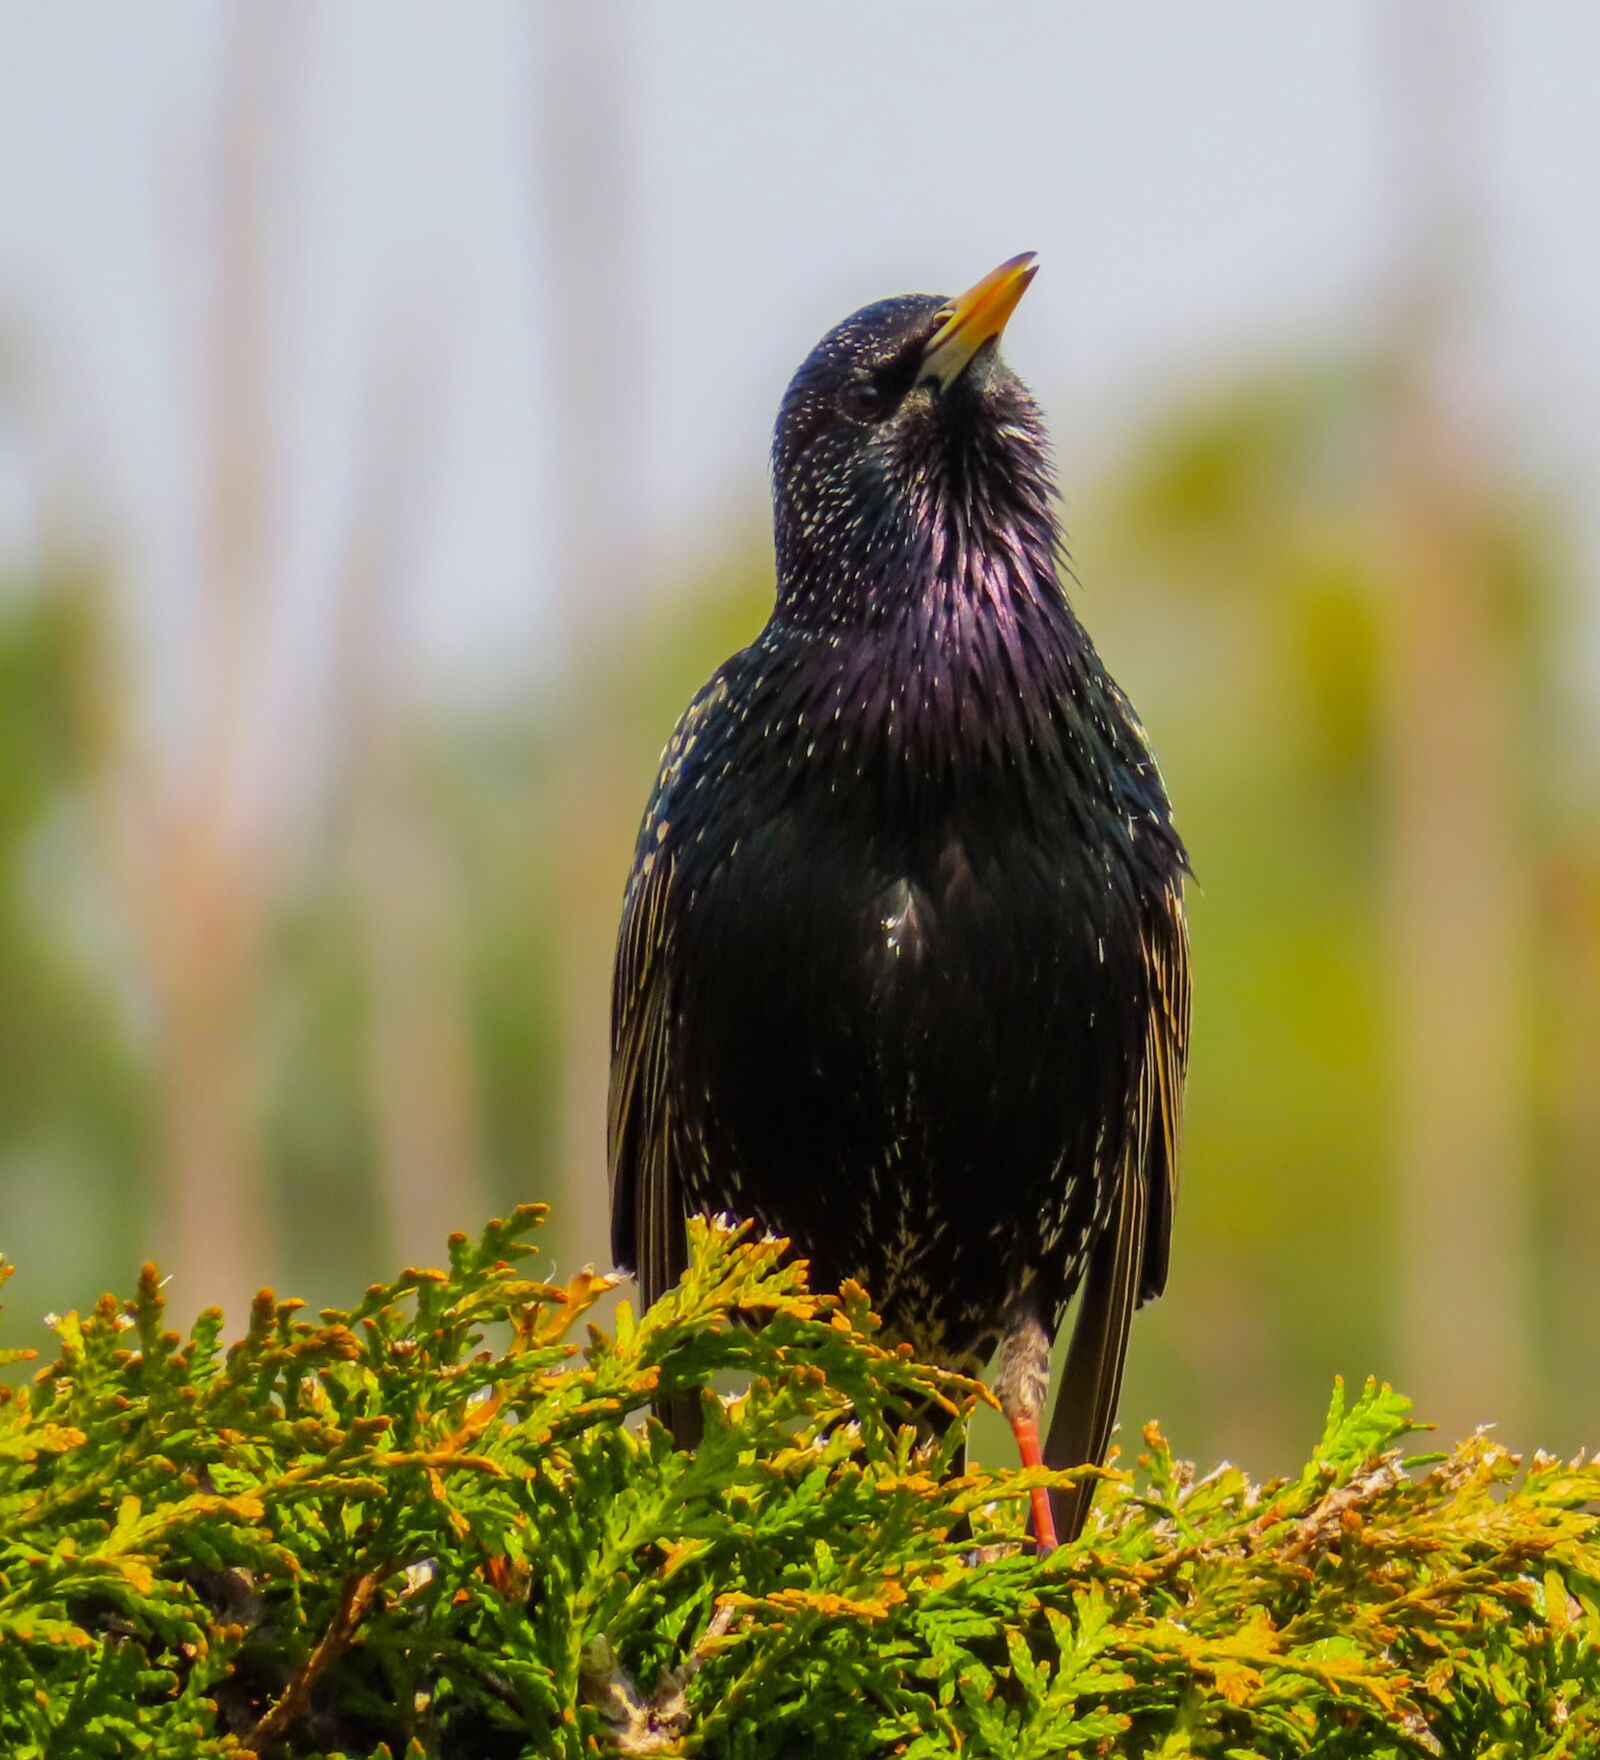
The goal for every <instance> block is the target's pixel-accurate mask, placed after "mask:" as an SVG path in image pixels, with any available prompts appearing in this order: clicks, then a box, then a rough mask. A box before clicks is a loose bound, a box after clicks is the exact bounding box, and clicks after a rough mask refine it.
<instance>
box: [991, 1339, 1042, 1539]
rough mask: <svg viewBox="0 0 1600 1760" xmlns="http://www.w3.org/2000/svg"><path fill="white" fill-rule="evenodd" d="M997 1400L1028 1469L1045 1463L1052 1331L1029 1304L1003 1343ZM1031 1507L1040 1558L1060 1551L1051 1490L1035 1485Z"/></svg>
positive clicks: (1029, 1495)
mask: <svg viewBox="0 0 1600 1760" xmlns="http://www.w3.org/2000/svg"><path fill="white" fill-rule="evenodd" d="M994 1392H995V1398H996V1399H997V1400H999V1402H1000V1410H1001V1411H1002V1412H1004V1413H1005V1415H1006V1422H1007V1423H1008V1424H1009V1425H1010V1426H1011V1433H1012V1435H1013V1436H1015V1437H1016V1439H1017V1451H1018V1453H1019V1454H1020V1455H1021V1456H1022V1464H1023V1466H1025V1467H1042V1466H1043V1465H1044V1452H1043V1450H1042V1449H1041V1448H1040V1445H1039V1414H1040V1412H1042V1411H1043V1410H1044V1403H1045V1399H1046V1397H1047V1396H1048V1394H1049V1392H1050V1334H1049V1333H1048V1332H1046V1331H1045V1329H1044V1326H1043V1324H1042V1322H1041V1321H1040V1319H1039V1316H1038V1314H1037V1313H1036V1312H1035V1310H1034V1308H1033V1307H1032V1305H1031V1304H1030V1305H1029V1306H1027V1307H1026V1308H1024V1309H1022V1310H1020V1311H1019V1312H1017V1313H1016V1314H1015V1315H1014V1316H1013V1318H1012V1320H1011V1324H1010V1325H1009V1326H1008V1327H1007V1328H1006V1334H1005V1337H1004V1338H1003V1339H1002V1340H1001V1344H1000V1370H999V1373H998V1374H997V1375H996V1377H995V1383H994ZM1028 1498H1029V1502H1030V1504H1031V1506H1032V1510H1033V1537H1034V1541H1035V1543H1036V1545H1037V1548H1038V1552H1039V1556H1040V1557H1041V1558H1043V1557H1044V1556H1045V1555H1046V1554H1047V1553H1051V1552H1054V1551H1055V1549H1056V1523H1055V1517H1054V1515H1053V1514H1052V1513H1051V1510H1050V1493H1049V1492H1048V1491H1047V1490H1046V1489H1045V1487H1044V1486H1042V1485H1036V1486H1035V1487H1034V1488H1033V1490H1032V1491H1030V1492H1029V1493H1028Z"/></svg>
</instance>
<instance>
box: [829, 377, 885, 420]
mask: <svg viewBox="0 0 1600 1760" xmlns="http://www.w3.org/2000/svg"><path fill="white" fill-rule="evenodd" d="M839 402H840V404H841V405H842V407H843V409H844V413H845V414H846V415H847V416H849V417H851V418H852V419H853V420H855V421H858V422H876V421H878V420H879V419H880V418H881V417H883V416H886V415H887V414H888V413H889V393H888V392H887V391H885V390H884V388H883V387H882V386H881V385H880V384H878V382H877V381H876V380H875V379H852V380H851V381H850V383H849V384H848V385H846V386H845V388H844V390H843V391H842V392H841V393H840V394H839Z"/></svg>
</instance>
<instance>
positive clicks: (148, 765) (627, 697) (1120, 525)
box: [0, 0, 1600, 1471]
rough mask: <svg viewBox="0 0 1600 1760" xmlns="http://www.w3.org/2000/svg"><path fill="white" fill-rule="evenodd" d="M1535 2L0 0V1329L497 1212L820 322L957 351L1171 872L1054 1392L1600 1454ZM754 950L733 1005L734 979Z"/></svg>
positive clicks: (515, 1181) (1242, 1442)
mask: <svg viewBox="0 0 1600 1760" xmlns="http://www.w3.org/2000/svg"><path fill="white" fill-rule="evenodd" d="M1597 67H1600V12H1597V11H1596V10H1595V9H1594V8H1593V7H1591V6H1587V5H1585V4H1583V0H1528V3H1526V4H1523V5H1521V6H1518V7H1514V8H1513V7H1491V6H1489V5H1487V4H1482V5H1478V4H1471V3H1469V0H1388V3H1382V0H1364V3H1351V0H1308V3H1307V4H1304V5H1300V6H1295V7H1288V8H1284V7H1278V8H1272V9H1263V8H1261V7H1259V6H1254V5H1246V4H1242V3H1238V4H1230V3H1225V0H1203V3H1200V4H1191V5H1187V6H1183V7H1166V8H1161V9H1156V8H1147V7H1131V6H1126V5H1121V4H1114V3H1112V0H1103V3H1101V0H1095V3H1092V4H1091V3H1087V0H1073V3H1072V4H1070V5H1059V4H1042V3H1041V4H1037V5H1021V4H1013V5H1009V6H1007V7H1004V8H996V9H991V10H988V11H986V12H984V13H982V14H981V15H974V14H971V13H970V12H968V11H967V10H966V9H958V8H956V7H954V6H949V7H943V6H939V5H928V4H917V5H909V4H900V3H893V4H890V3H880V4H878V5H876V6H873V7H870V8H868V7H860V6H856V5H852V4H850V3H849V0H811V3H810V4H808V5H806V6H804V7H802V6H798V5H796V6H790V7H781V8H780V7H763V8H760V9H750V8H739V7H735V6H734V5H733V4H732V3H731V0H717V3H712V4H702V5H699V6H696V7H693V8H689V7H683V6H675V5H671V4H669V3H668V0H648V3H647V0H640V3H637V4H633V5H629V6H625V7H624V6H620V5H611V4H607V3H604V0H589V3H588V4H585V5H582V6H578V5H569V6H558V5H555V4H550V5H531V6H530V5H520V4H509V3H503V0H502V3H490V0H485V3H483V4H479V5H477V6H473V7H468V8H463V7H444V6H427V5H415V6H407V7H400V8H396V7H394V6H393V5H391V4H380V3H379V0H367V3H360V0H352V3H350V4H346V5H343V6H340V7H316V6H310V5H306V4H301V3H299V0H260V3H255V4H245V3H239V0H236V3H234V4H229V5H224V6H210V5H202V4H200V3H199V0H189V3H187V4H174V5H170V6H167V7H163V8H159V9H155V10H151V9H148V8H139V9H129V8H126V7H120V6H116V5H112V4H109V3H107V4H103V5H81V4H58V5H56V6H53V7H49V8H42V7H37V6H33V5H29V4H26V3H25V0H7V3H6V4H4V6H3V7H0V1247H3V1249H4V1251H5V1253H6V1254H7V1255H8V1256H9V1257H10V1258H12V1259H14V1260H16V1261H17V1262H18V1263H19V1265H20V1268H21V1269H20V1273H19V1275H18V1276H17V1277H16V1279H15V1280H14V1282H13V1283H12V1285H11V1286H10V1291H9V1297H10V1310H9V1312H8V1314H7V1316H6V1333H7V1342H9V1343H12V1344H19V1343H33V1344H42V1343H44V1342H45V1339H46V1335H45V1332H44V1326H43V1316H44V1315H45V1313H46V1312H47V1310H51V1309H61V1308H65V1307H68V1306H76V1305H81V1304H83V1303H86V1302H88V1301H91V1300H92V1299H93V1298H94V1296H95V1295H96V1294H97V1293H98V1291H99V1290H100V1289H101V1288H103V1287H116V1288H119V1289H120V1288H127V1287H128V1286H129V1284H130V1281H131V1278H132V1275H133V1273H134V1271H135V1268H136V1267H137V1265H138V1263H139V1261H140V1260H141V1259H142V1258H143V1257H146V1256H151V1255H153V1256H156V1257H158V1258H159V1260H160V1261H161V1263H162V1265H163V1267H164V1269H165V1270H166V1271H168V1272H169V1273H170V1274H171V1277H172V1283H171V1287H170V1289H169V1296H170V1299H171V1303H172V1307H173V1311H174V1313H175V1314H176V1315H179V1316H183V1317H184V1318H185V1319H186V1318H187V1317H188V1316H189V1315H190V1314H192V1313H193V1312H194V1311H195V1310H196V1309H198V1308H199V1307H200V1306H202V1305H203V1304H206V1303H209V1302H212V1301H222V1302H224V1303H226V1304H227V1305H228V1306H229V1308H230V1311H231V1312H232V1313H233V1314H234V1315H235V1316H239V1314H240V1310H241V1307H242V1305H243V1304H244V1303H245V1302H246V1301H247V1299H248V1297H249V1295H250V1293H251V1292H252V1291H253V1290H254V1289H255V1288H256V1287H257V1286H258V1285H259V1284H262V1283H273V1284H275V1285H277V1286H278V1287H280V1288H281V1289H284V1290H287V1291H293V1292H295V1293H298V1294H302V1295H305V1296H307V1297H309V1298H310V1299H311V1301H312V1302H313V1304H318V1303H323V1302H333V1301H338V1302H348V1301H349V1300H351V1299H353V1298H354V1296H355V1295H356V1293H357V1292H358V1291H359V1290H360V1289H361V1288H362V1287H364V1285H365V1284H366V1283H367V1282H368V1281H369V1280H371V1279H372V1278H375V1277H377V1276H379V1275H381V1274H384V1273H387V1272H390V1271H392V1270H394V1269H396V1268H397V1267H398V1266H399V1265H400V1264H401V1263H403V1262H414V1261H417V1260H422V1261H432V1260H436V1259H437V1258H438V1257H439V1256H440V1253H441V1249H442V1240H443V1237H444V1235H445V1234H446V1233H447V1232H448V1230H450V1229H452V1228H456V1227H462V1228H468V1229H476V1228H477V1227H478V1226H479V1225H480V1224H481V1222H482V1220H483V1219H484V1218H485V1217H486V1216H487V1215H488V1214H490V1213H491V1212H500V1211H503V1210H504V1209H505V1207H506V1206H508V1205H510V1204H512V1203H513V1202H515V1201H517V1200H519V1199H533V1198H540V1199H549V1200H550V1201H551V1202H552V1203H553V1204H554V1206H555V1216H554V1221H553V1224H552V1228H551V1241H550V1245H551V1251H552V1254H553V1257H554V1260H555V1265H556V1269H557V1270H558V1271H562V1272H568V1271H571V1270H573V1269H575V1268H576V1267H577V1266H578V1265H579V1264H581V1263H582V1262H583V1261H585V1260H589V1259H594V1260H596V1261H599V1262H602V1263H604V1262H605V1261H606V1257H607V1249H606V1234H605V1222H604V1215H605V1192H604V1188H605V1173H604V1160H603V1136H604V1127H603V1106H604V1088H605V1066H606V1007H607V984H608V968H609V961H610V950H611V938H612V935H613V933H614V929H615V923H616V915H617V910H618V905H619V900H620V894H621V888H622V883H623V879H624V876H625V874H626V871H627V865H628V860H629V855H630V847H631V840H632V836H633V832H634V829H635V826H636V824H637V821H638V815H639V812H640V809H641V807H642V805H643V802H644V798H645V795H646V793H647V791H648V788H649V785H650V782H651V779H652V777H653V774H654V766H655V762H656V759H657V756H658V753H659V751H660V748H661V746H662V744H663V742H664V740H665V739H666V736H667V734H668V733H669V731H670V729H671V727H672V724H673V721H674V719H675V718H676V715H677V713H678V711H679V710H680V709H681V707H682V706H683V704H684V703H685V702H686V701H687V699H688V697H689V695H690V694H691V692H692V691H693V689H694V688H695V687H696V686H697V685H698V684H699V683H700V681H701V680H702V679H703V678H704V677H705V675H706V674H707V673H709V672H710V670H711V669H712V668H713V667H714V666H715V665H716V664H717V663H718V662H719V661H720V660H721V659H722V658H723V657H724V656H725V654H727V653H728V652H729V651H731V650H732V649H734V648H736V647H738V646H741V645H742V644H743V643H744V642H745V641H747V640H748V639H750V637H751V636H752V635H753V634H754V632H755V631H756V630H757V629H758V627H759V626H760V623H761V621H762V620H763V618H764V616H765V612H766V607H767V604H768V602H769V597H770V591H771V572H770V570H771V564H770V554H769V538H768V516H767V505H766V477H765V449H766V445H767V440H768V435H769V432H770V425H771V421H772V418H773V415H774V413H775V411H776V407H777V402H778V398H779V396H780V394H781V392H782V389H783V387H784V384H785V382H786V380H787V378H788V375H789V373H790V372H791V371H792V370H793V368H794V367H795V366H796V365H797V364H798V362H799V361H800V359H801V358H802V356H803V355H804V354H805V352H806V351H807V350H808V349H809V347H810V346H811V344H812V343H813V342H814V341H815V340H816V338H817V337H818V336H819V335H820V334H821V333H822V331H823V330H825V329H826V328H827V327H828V326H829V325H830V324H832V323H833V322H834V321H835V320H837V319H838V318H840V317H842V316H843V315H844V314H845V313H846V312H848V311H850V310H852V309H853V308H854V307H856V306H857V305H860V304H862V303H865V302H866V301H867V300H870V299H874V298H877V297H880V296H883V295H886V294H891V293H898V292H903V291H910V290H913V289H915V290H930V291H945V292H948V291H954V290H959V289H960V288H962V287H964V286H966V285H967V284H968V283H969V282H971V281H973V280H974V279H976V277H977V276H978V275H979V274H981V273H983V272H984V271H985V270H987V269H989V268H990V267H991V266H992V265H993V264H995V263H996V262H998V261H999V260H1000V259H1001V258H1003V257H1006V256H1009V255H1011V254H1013V253H1014V252H1016V251H1019V250H1023V249H1034V250H1037V251H1039V252H1040V253H1041V256H1042V259H1043V272H1042V274H1041V275H1040V278H1039V280H1038V283H1037V285H1036V287H1035V288H1034V290H1033V292H1032V293H1031V295H1030V296H1029V298H1028V299H1027V301H1026V302H1025V303H1024V305H1023V306H1022V308H1021V309H1020V311H1019V313H1018V316H1017V319H1016V321H1015V322H1014V324H1013V325H1012V326H1011V329H1010V331H1009V333H1008V339H1007V346H1008V353H1009V356H1010V358H1011V360H1012V361H1013V363H1014V364H1015V365H1016V367H1017V368H1018V369H1019V370H1020V371H1021V373H1022V374H1023V375H1024V377H1026V378H1027V379H1028V380H1029V381H1030V382H1031V383H1032V384H1033V385H1034V387H1035V388H1036V390H1037V391H1038V392H1039V394H1040V396H1041V398H1042V400H1043V401H1044V403H1045V406H1046V408H1047V410H1048V411H1049V413H1050V416H1051V419H1052V422H1053V426H1054V431H1055V435H1056V439H1057V443H1058V449H1059V456H1060V464H1061V476H1062V483H1063V488H1064V491H1065V496H1066V505H1067V518H1068V524H1069V527H1070V530H1071V534H1072V548H1073V555H1074V565H1075V572H1076V574H1077V576H1078V578H1079V581H1080V582H1081V584H1080V585H1079V586H1078V587H1077V588H1076V589H1075V597H1076V602H1077V604H1078V606H1079V609H1080V611H1081V613H1082V614H1083V616H1084V617H1085V619H1086V621H1087V623H1088V624H1089V626H1090V628H1091V630H1092V631H1093V633H1094V635H1095V637H1096V640H1097V641H1098V643H1099V644H1100V646H1101V648H1102V650H1103V652H1104V653H1105V655H1106V656H1107V658H1108V660H1109V662H1110V664H1111V665H1112V667H1113V668H1114V670H1115V671H1116V672H1117V674H1118V676H1119V677H1120V678H1121V680H1122V682H1123V683H1124V684H1125V685H1126V686H1127V688H1128V689H1129V691H1130V692H1131V694H1132V695H1133V697H1134V699H1135V700H1136V702H1137V703H1138V704H1139V706H1140V708H1141V710H1142V712H1143V715H1144V718H1145V720H1146V722H1147V724H1148V726H1149V728H1150V730H1151V733H1152V735H1153V737H1154V740H1155V743H1156V746H1157V749H1158V751H1159V752H1160V753H1161V755H1162V759H1163V763H1164V767H1165V770H1166V773H1167V777H1168V781H1169V784H1170V786H1171V789H1172V793H1173V795H1174V797H1175V799H1176V802H1177V804H1178V808H1179V815H1180V823H1181V824H1182V827H1183V829H1184V831H1185V833H1186V836H1187V838H1188V841H1189V844H1190V848H1191V850H1192V853H1193V857H1194V862H1195V867H1196V870H1197V873H1198V875H1199V886H1198V888H1197V889H1196V891H1195V893H1194V895H1193V900H1192V913H1193V934H1194V949H1195V983H1196V1004H1195V1020H1194V1050H1193V1065H1192V1080H1191V1086H1190V1109H1189V1119H1188V1141H1187V1153H1186V1158H1185V1168H1184V1180H1185V1184H1184V1192H1183V1199H1182V1204H1181V1207H1180V1213H1179V1227H1178V1232H1177V1237H1176V1251H1175V1258H1174V1263H1173V1272H1172V1280H1171V1284H1170V1287H1169V1291H1168V1295H1167V1297H1166V1299H1165V1300H1164V1301H1163V1302H1161V1303H1160V1304H1159V1305H1157V1306H1156V1307H1155V1308H1153V1309H1151V1310H1150V1311H1148V1312H1147V1313H1146V1314H1145V1315H1144V1316H1142V1318H1141V1321H1140V1323H1139V1325H1138V1326H1137V1327H1136V1329H1135V1337H1134V1346H1133V1357H1132V1364H1131V1369H1130V1377H1129V1384H1128V1389H1127V1394H1126V1396H1125V1399H1124V1407H1123V1410H1124V1417H1125V1419H1126V1420H1129V1421H1130V1422H1131V1423H1137V1422H1139V1421H1142V1419H1143V1418H1144V1417H1146V1416H1147V1415H1149V1414H1152V1413H1159V1414H1160V1415H1161V1417H1162V1418H1163V1420H1164V1421H1165V1422H1166V1423H1167V1425H1168V1427H1169V1429H1170V1431H1171V1433H1172V1434H1173V1435H1174V1437H1175V1439H1176V1441H1177V1443H1178V1445H1179V1446H1180V1448H1181V1449H1182V1450H1183V1451H1185V1452H1187V1453H1190V1454H1193V1455H1196V1456H1198V1457H1199V1458H1200V1459H1202V1460H1207V1461H1209V1460H1211V1459H1214V1458H1215V1457H1217V1456H1218V1455H1229V1456H1232V1457H1234V1458H1239V1459H1243V1460H1244V1461H1245V1462H1247V1463H1248V1464H1249V1465H1250V1466H1251V1467H1252V1468H1253V1469H1256V1470H1260V1471H1267V1470H1272V1469H1281V1468H1285V1467H1288V1466H1289V1465H1291V1464H1292V1463H1293V1462H1294V1461H1296V1460H1297V1459H1298V1458H1299V1451H1300V1450H1301V1448H1302V1447H1303V1446H1304V1445H1305V1444H1306V1443H1307V1442H1308V1441H1309V1440H1310V1438H1311V1437H1312V1436H1313V1435H1314V1433H1315V1427H1316V1425H1317V1422H1318V1419H1319V1417H1320V1413H1321V1409H1322V1407H1323V1404H1324V1402H1325V1400H1326V1396H1327V1389H1328V1384H1329V1381H1330V1379H1331V1377H1332V1376H1333V1375H1334V1373H1336V1372H1343V1373H1345V1374H1346V1375H1347V1376H1350V1377H1360V1376H1362V1375H1365V1374H1366V1373H1368V1372H1370V1371H1376V1372H1378V1373H1380V1374H1382V1375H1384V1376H1386V1377H1388V1378H1390V1379H1393V1380H1394V1381H1396V1382H1397V1383H1398V1384H1399V1385H1401V1386H1403V1387H1405V1388H1406V1389H1407V1390H1408V1391H1410V1392H1411V1393H1412V1394H1413V1395H1414V1396H1415V1397H1416V1399H1417V1401H1418V1404H1419V1406H1420V1407H1421V1408H1422V1410H1423V1411H1424V1412H1425V1413H1426V1414H1427V1415H1430V1416H1433V1417H1436V1418H1438V1419H1439V1420H1440V1421H1441V1422H1442V1423H1443V1424H1444V1425H1445V1426H1447V1427H1448V1428H1450V1429H1451V1430H1461V1429H1463V1428H1466V1427H1469V1426H1471V1425H1474V1424H1476V1423H1478V1422H1481V1421H1486V1420H1490V1419H1494V1420H1498V1421H1499V1424H1500V1434H1501V1436H1502V1437H1503V1438H1504V1439H1505V1440H1507V1441H1508V1442H1509V1443H1511V1444H1512V1445H1513V1446H1522V1445H1527V1444H1531V1443H1533V1442H1535V1441H1538V1442H1542V1443H1544V1444H1546V1445H1547V1446H1550V1447H1553V1448H1558V1449H1562V1450H1572V1449H1574V1448H1576V1447H1578V1446H1579V1445H1580V1444H1588V1445H1594V1444H1596V1443H1600V1413H1597V1401H1596V1394H1597V1390H1600V1303H1597V1301H1596V1300H1595V1295H1594V1289H1595V1284H1596V1279H1597V1276H1600V707H1597V705H1600V517H1597V509H1600V322H1597V319H1596V316H1595V314H1596V313H1597V312H1600V234H1597V232H1596V230H1595V227H1594V205H1593V204H1594V195H1593V181H1594V167H1595V166H1596V165H1597V164H1600V111H1597V109H1596V107H1595V105H1594V103H1593V89H1594V74H1595V70H1596V68H1597ZM780 1005H781V999H780Z"/></svg>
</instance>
